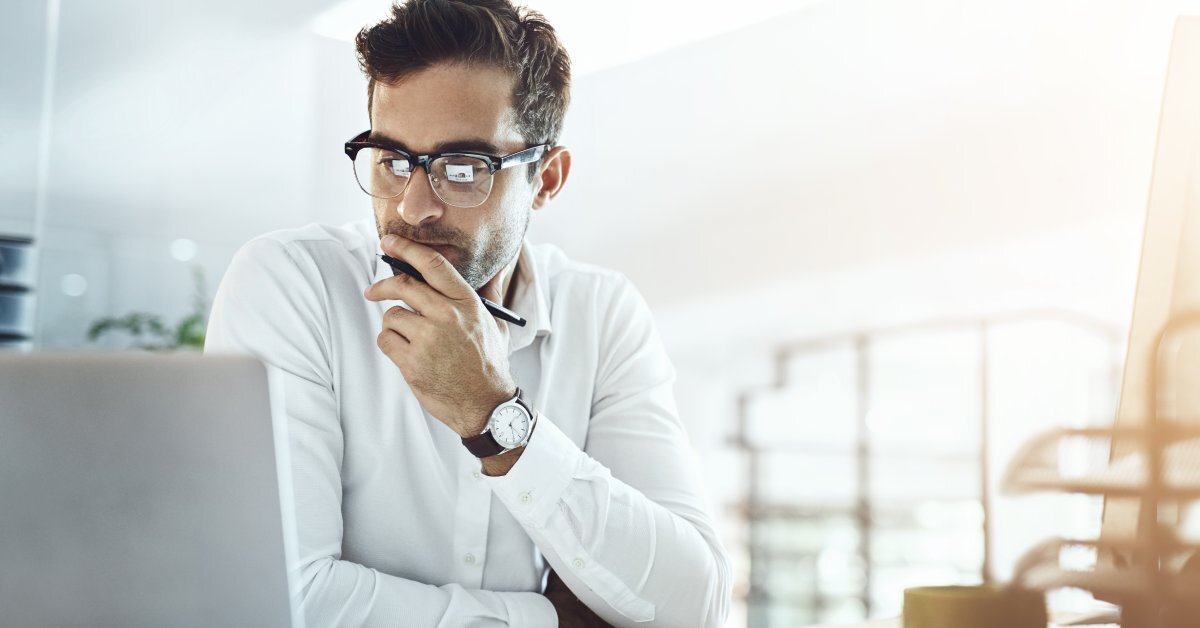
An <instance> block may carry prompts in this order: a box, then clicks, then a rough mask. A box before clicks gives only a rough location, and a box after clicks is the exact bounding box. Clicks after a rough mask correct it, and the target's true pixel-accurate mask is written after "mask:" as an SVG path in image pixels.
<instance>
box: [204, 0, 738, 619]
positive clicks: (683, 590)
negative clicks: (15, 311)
mask: <svg viewBox="0 0 1200 628" xmlns="http://www.w3.org/2000/svg"><path fill="white" fill-rule="evenodd" d="M357 45H358V53H359V59H360V62H361V64H362V67H363V69H364V71H365V73H366V74H367V76H368V77H369V85H368V90H369V100H368V110H369V114H370V119H371V130H370V131H369V132H366V133H363V134H361V135H360V136H358V137H356V138H355V140H353V141H351V142H348V143H347V144H346V149H345V150H346V154H347V156H349V157H350V158H351V160H352V161H353V164H354V166H353V168H354V173H355V176H356V177H357V179H358V182H359V184H360V186H361V187H362V188H363V191H364V192H366V193H367V194H369V195H370V196H371V198H372V202H373V204H374V214H375V216H374V218H375V224H374V228H373V229H372V225H371V224H370V221H368V220H364V221H361V222H357V223H351V224H349V225H346V226H344V227H340V228H335V227H328V226H319V225H311V226H308V227H305V228H301V229H295V230H285V231H279V232H275V233H272V234H268V235H266V236H263V237H260V238H257V239H255V240H253V241H251V242H250V243H249V244H247V245H246V246H245V247H243V248H242V249H241V250H240V251H239V252H238V254H237V255H236V256H235V257H234V260H233V262H232V264H231V265H230V268H229V270H228V272H227V274H226V276H225V279H224V280H223V282H222V284H221V287H220V290H219V291H218V294H217V297H216V300H215V302H214V306H213V313H212V318H211V322H210V327H209V331H208V350H210V351H225V350H234V351H242V352H249V353H252V354H254V355H257V356H259V357H260V358H261V359H263V360H264V361H265V362H266V363H267V364H268V365H269V367H270V368H271V369H272V370H273V371H275V372H276V373H277V374H278V376H279V377H280V379H281V380H282V382H283V393H284V395H283V398H284V403H285V405H286V412H287V415H288V426H289V427H288V429H289V439H290V442H291V459H292V466H293V469H294V473H293V476H294V477H293V481H294V492H295V505H296V515H297V524H298V536H299V565H298V566H297V568H296V570H295V571H296V573H297V574H298V577H299V579H300V581H301V582H302V584H303V593H304V611H305V615H306V617H307V618H308V622H309V625H310V626H314V627H322V626H331V625H338V626H343V625H344V626H360V625H365V626H503V625H513V626H556V625H562V626H573V625H598V624H600V623H602V622H600V620H601V619H602V620H603V622H607V623H609V624H612V625H634V624H636V625H642V626H678V627H686V628H693V627H697V626H717V625H720V624H722V623H723V622H724V619H725V616H726V614H727V609H728V600H729V589H730V573H729V566H728V562H727V559H726V556H725V553H724V550H723V549H722V548H721V545H720V542H719V541H718V539H717V538H716V535H715V533H714V531H713V526H712V517H711V514H710V512H709V510H708V508H707V507H706V505H705V502H704V499H703V498H702V496H701V492H700V490H699V488H698V475H697V470H696V468H695V466H694V463H693V462H692V457H691V454H690V450H689V448H688V444H687V439H686V436H685V434H684V432H683V429H682V427H681V425H680V422H679V420H678V418H677V416H676V414H677V413H676V410H675V404H674V400H673V397H672V392H671V386H672V383H673V380H674V370H673V367H672V366H671V364H670V362H669V361H668V359H667V357H666V355H665V352H664V350H663V346H662V344H661V343H660V341H659V339H658V337H657V334H656V332H655V330H654V327H653V322H652V319H651V316H650V313H649V311H648V308H647V306H646V304H645V302H644V301H643V300H642V298H641V297H640V296H639V294H638V293H637V292H636V290H635V289H634V288H633V286H632V285H631V284H630V283H629V281H628V280H627V279H625V277H624V276H622V275H620V274H618V273H615V272H612V271H607V270H604V269H601V268H598V267H595V266H591V265H587V264H582V263H577V262H572V261H570V260H568V259H567V258H566V256H565V255H564V254H563V253H562V251H561V250H559V249H557V248H554V247H552V246H549V245H539V246H532V245H531V244H529V243H528V242H527V241H525V233H526V229H527V227H528V225H529V220H530V216H531V214H532V211H533V210H537V209H541V208H543V207H545V206H546V204H547V203H548V202H549V201H550V199H552V198H553V197H554V196H556V195H557V194H558V193H559V191H560V190H561V189H562V187H563V184H564V183H565V182H566V180H567V175H568V173H569V172H570V168H571V155H570V153H569V152H568V151H567V149H566V148H563V147H561V146H557V143H556V142H557V139H558V135H559V133H560V131H561V129H562V121H563V116H564V114H565V111H566V107H567V102H568V93H569V78H570V76H569V75H570V70H569V67H570V64H569V61H568V58H567V55H566V52H565V50H564V49H563V48H562V46H561V45H560V44H559V42H558V41H557V39H556V37H555V34H554V31H553V29H552V28H551V27H550V25H549V24H547V23H546V22H545V20H544V19H543V18H542V17H541V16H540V15H539V14H537V13H534V12H529V11H525V10H518V9H516V8H514V7H513V6H512V5H511V4H509V2H508V1H507V0H480V1H477V2H468V1H466V0H411V1H410V2H408V3H407V4H403V5H398V6H396V7H394V10H393V14H392V15H391V17H390V18H389V19H388V20H386V21H384V22H383V23H380V24H378V25H376V26H372V27H369V28H367V29H364V30H363V31H362V32H361V33H360V34H359V36H358V40H357ZM630 167H635V166H634V165H633V164H632V163H631V166H630ZM381 253H382V254H386V255H387V256H389V257H390V258H394V259H398V260H401V261H403V262H407V263H408V264H410V265H411V266H412V267H413V268H414V269H415V270H416V271H417V272H418V273H419V274H420V275H422V276H423V278H424V281H420V280H418V279H415V278H413V277H411V276H409V275H408V274H405V273H402V272H396V271H393V269H392V267H391V266H389V265H388V264H387V263H384V261H381V258H380V256H379V254H381ZM480 297H483V298H486V299H488V300H490V301H492V302H494V303H495V304H499V305H502V306H503V307H505V308H507V309H509V310H512V311H514V312H515V313H516V314H518V315H520V316H522V317H525V318H526V319H527V321H528V322H527V324H526V325H524V326H517V325H511V324H510V323H508V322H504V321H501V320H500V319H498V318H496V317H494V316H493V314H492V312H491V311H490V310H489V309H488V308H486V307H485V306H484V304H483V303H482V302H481V299H480Z"/></svg>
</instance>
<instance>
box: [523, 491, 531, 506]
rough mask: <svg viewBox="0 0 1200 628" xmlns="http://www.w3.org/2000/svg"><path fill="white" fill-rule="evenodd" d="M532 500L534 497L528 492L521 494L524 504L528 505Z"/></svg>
mask: <svg viewBox="0 0 1200 628" xmlns="http://www.w3.org/2000/svg"><path fill="white" fill-rule="evenodd" d="M531 499H533V497H531V496H530V495H529V493H528V492H526V493H521V496H520V500H521V503H522V504H528V503H529V501H530V500H531Z"/></svg>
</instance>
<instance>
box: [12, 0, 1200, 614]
mask: <svg viewBox="0 0 1200 628" xmlns="http://www.w3.org/2000/svg"><path fill="white" fill-rule="evenodd" d="M387 7H388V3H387V1H386V0H346V1H345V2H336V1H335V0H291V1H289V2H281V1H279V0H263V1H259V2H243V1H236V2H235V1H233V0H210V1H208V2H204V3H186V4H185V3H177V2H150V1H147V0H111V1H109V2H103V3H95V2H83V1H80V0H45V1H38V0H23V1H13V0H6V1H5V3H4V5H3V9H2V11H3V13H2V15H3V19H0V251H6V253H5V255H6V256H7V257H6V258H5V259H8V265H9V271H8V273H7V274H5V272H4V271H3V270H2V269H0V278H3V280H2V281H0V345H3V346H5V347H8V348H17V349H28V348H30V347H33V348H36V349H102V350H108V349H123V348H129V347H132V346H135V345H144V344H155V342H156V341H153V340H154V338H156V337H157V336H155V334H156V333H157V334H158V336H161V339H162V342H161V344H164V345H171V344H183V345H187V344H194V343H193V342H191V340H194V339H195V338H194V334H192V335H189V333H191V332H194V331H195V329H196V328H197V324H198V321H199V323H202V318H203V316H204V314H205V313H206V308H207V307H208V302H209V300H210V299H211V297H212V294H213V292H214V291H215V289H216V286H217V284H218V283H219V281H220V279H221V276H222V274H223V272H224V269H225V267H226V265H227V263H228V261H229V259H230V258H231V256H232V255H233V253H234V251H235V250H236V249H237V248H238V247H239V246H240V245H241V244H242V243H244V242H246V241H247V240H249V239H250V238H252V237H253V236H256V235H258V234H261V233H264V232H266V231H270V230H273V229H278V228H284V227H291V226H298V225H302V224H306V223H309V222H324V223H334V224H341V223H343V222H346V221H349V220H354V219H358V218H362V217H366V216H368V215H370V211H371V210H370V203H369V199H368V198H367V197H366V196H365V195H363V194H362V193H361V192H360V191H359V190H358V189H357V187H356V185H355V183H354V180H353V176H352V173H351V169H350V164H349V163H348V161H347V160H346V158H345V157H344V156H343V155H342V149H341V144H342V142H344V141H346V140H347V139H348V138H350V137H351V136H353V135H355V134H356V133H358V132H359V131H362V130H363V129H365V128H368V126H369V124H368V119H367V114H366V81H365V79H364V78H363V77H362V76H361V75H360V73H359V71H358V68H357V65H356V62H355V58H354V52H353V46H352V44H351V39H352V37H353V35H354V33H355V32H356V31H357V29H358V28H360V27H361V26H362V25H363V24H365V23H367V22H370V21H373V20H375V19H378V18H379V17H381V16H382V15H383V14H384V12H385V11H386V10H387ZM533 8H536V9H539V10H541V11H543V12H544V13H545V14H546V16H547V17H548V18H549V20H550V21H551V23H552V24H554V25H555V26H556V27H557V28H558V29H559V31H560V33H561V35H562V37H563V39H564V41H565V43H566V45H567V47H568V50H569V51H570V52H571V54H572V57H573V59H574V63H575V77H574V88H573V99H574V100H573V104H572V108H571V111H570V112H569V114H568V117H567V122H566V129H565V133H564V137H563V140H562V142H563V143H564V144H566V145H568V146H570V147H571V148H572V150H573V154H574V156H575V165H574V169H573V171H572V177H571V180H570V182H569V185H568V186H567V188H566V190H565V191H564V193H563V194H562V195H561V196H560V197H559V198H558V199H557V200H556V201H555V202H554V203H552V205H551V206H550V208H549V209H548V211H544V212H539V213H538V214H535V218H534V221H533V225H532V227H531V233H530V238H531V239H532V240H533V241H535V242H543V241H545V242H554V243H556V244H558V245H559V246H561V247H562V248H563V249H565V250H566V252H567V253H568V254H569V255H570V256H572V257H574V258H576V259H580V260H584V261H588V262H594V263H598V264H601V265H604V266H608V267H611V268H614V269H617V270H620V271H622V272H624V273H626V274H627V275H629V276H630V277H631V278H632V279H633V280H634V282H635V283H636V284H637V285H638V286H639V287H640V289H641V290H642V292H643V293H644V295H645V296H646V298H647V300H648V301H649V303H650V304H651V306H652V308H653V310H654V312H655V315H656V317H657V320H658V325H659V330H660V332H661V334H662V336H663V337H664V339H665V341H666V343H667V345H668V347H669V350H670V351H671V353H672V357H673V359H674V361H675V364H676V367H677V369H678V371H679V380H678V385H677V389H676V394H677V397H678V400H679V405H680V411H681V414H682V418H683V420H684V422H685V424H686V426H687V428H688V430H689V435H690V437H691V439H692V442H693V444H694V446H695V448H696V450H697V456H698V459H699V461H700V465H701V467H702V469H703V471H704V474H705V480H706V482H707V485H708V487H709V490H710V495H711V498H712V500H713V502H714V508H715V509H716V510H717V512H719V513H720V518H721V524H722V533H723V534H724V535H725V538H726V543H727V545H728V547H729V549H730V551H731V553H732V556H733V559H734V564H735V571H736V574H737V580H736V584H735V601H736V607H735V610H734V613H733V616H732V618H731V621H730V624H729V625H730V626H738V627H740V626H747V625H749V626H797V625H803V624H806V623H812V622H819V621H820V622H833V621H853V620H857V619H862V618H865V617H877V616H888V615H891V616H894V615H896V614H897V613H898V612H899V610H900V604H901V601H902V597H901V591H902V590H903V588H904V587H906V586H912V585H917V584H949V583H976V582H981V581H983V580H985V579H1000V580H1003V579H1005V578H1006V577H1008V576H1009V575H1010V574H1011V573H1012V569H1013V563H1014V561H1015V560H1016V558H1017V556H1019V554H1020V553H1021V551H1022V550H1024V549H1025V548H1027V547H1029V546H1030V545H1032V544H1033V542H1034V541H1036V540H1039V539H1041V538H1043V537H1046V536H1050V535H1052V534H1060V535H1064V536H1072V537H1084V536H1094V535H1095V531H1096V529H1098V527H1099V508H1100V506H1099V503H1098V502H1097V501H1095V500H1094V499H1090V498H1085V497H1080V498H1064V497H1062V496H1054V497H1047V498H1039V497H1032V498H1030V497H1025V498H1021V499H1019V500H1016V499H1006V498H1003V497H1001V496H999V495H997V494H996V490H995V487H996V484H997V476H998V475H999V474H1000V472H1001V470H1002V469H1003V468H1004V464H1005V461H1006V460H1007V459H1008V458H1009V457H1010V456H1011V454H1012V452H1013V450H1014V448H1015V447H1016V446H1017V445H1018V444H1019V443H1021V442H1022V441H1023V440H1025V439H1026V438H1028V437H1029V436H1030V435H1032V434H1033V433H1035V432H1037V431H1041V430H1043V429H1046V428H1050V427H1054V426H1083V425H1088V424H1093V423H1107V422H1111V420H1112V416H1113V412H1114V409H1115V404H1116V398H1117V393H1118V388H1119V383H1120V368H1121V364H1122V360H1123V354H1124V350H1125V342H1126V340H1125V334H1126V332H1127V328H1128V324H1129V318H1130V313H1131V307H1132V300H1133V293H1134V281H1135V277H1136V273H1137V264H1138V256H1139V246H1140V243H1141V233H1142V223H1143V219H1144V212H1145V204H1146V198H1147V194H1148V190H1149V185H1150V173H1151V167H1152V161H1153V156H1154V147H1155V133H1156V130H1157V122H1158V112H1159V106H1160V101H1161V96H1162V89H1163V81H1164V78H1165V75H1166V68H1167V54H1168V49H1169V45H1170V36H1171V29H1172V27H1173V23H1174V20H1175V18H1176V17H1177V16H1179V15H1181V14H1192V13H1200V1H1196V0H1192V1H1187V2H1184V1H1169V0H1087V1H1084V0H1010V1H1008V2H987V1H984V0H967V1H964V0H902V1H897V0H807V1H804V0H742V1H740V2H736V3H730V2H716V1H713V0H689V1H687V2H682V1H678V2H677V1H670V2H668V1H653V0H649V1H646V0H643V1H639V2H634V1H633V0H612V1H609V2H604V3H580V2H571V1H569V0H540V1H539V2H537V3H535V4H533ZM18 258H23V259H25V260H26V263H25V264H23V265H21V267H20V270H19V271H17V270H14V269H15V268H17V263H16V261H15V260H17V259H18ZM131 314H137V316H134V317H131V316H130V315H131ZM106 319H109V322H108V324H107V326H106V325H105V323H104V321H105V320H106ZM113 319H115V321H114V320H113ZM189 321H190V322H189ZM155 324H158V325H161V327H162V328H161V329H158V328H155V327H154V325H155ZM138 325H141V326H142V329H141V332H142V333H141V335H140V336H139V335H137V334H133V333H129V332H130V331H131V330H133V331H137V330H136V329H135V328H137V327H138ZM199 328H200V329H202V325H201V326H200V327H199ZM122 330H124V331H122ZM89 331H93V334H92V336H94V337H92V338H90V337H89ZM148 338H149V339H150V341H148V340H147V339H148ZM152 341H153V342H152ZM1083 597H1086V596H1085V595H1084V594H1082V593H1072V592H1071V591H1065V592H1061V593H1058V594H1055V596H1054V598H1053V601H1054V603H1055V604H1057V605H1059V606H1062V607H1070V606H1071V605H1073V604H1082V603H1084V600H1082V598H1083Z"/></svg>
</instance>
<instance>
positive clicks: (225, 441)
mask: <svg viewBox="0 0 1200 628" xmlns="http://www.w3.org/2000/svg"><path fill="white" fill-rule="evenodd" d="M287 452H288V448H287V436H286V423H285V422H283V420H282V415H281V414H273V413H272V408H271V403H270V394H269V386H268V377H267V371H266V369H265V367H264V366H263V365H262V364H261V363H260V362H258V361H256V360H255V359H253V358H249V357H242V356H203V357H202V356H199V355H186V356H185V355H156V354H83V355H80V354H74V355H69V354H62V355H55V354H29V355H19V354H9V355H6V354H0V625H4V626H29V627H41V626H53V627H55V628H57V627H67V626H89V627H91V626H114V627H117V626H120V627H140V626H153V627H160V626H174V627H180V628H191V627H195V628H200V627H204V628H209V627H212V626H222V627H234V626H246V627H254V628H266V627H276V626H279V627H285V626H291V627H298V626H302V621H301V617H300V614H299V611H298V607H299V604H298V601H299V595H298V589H297V588H296V587H294V586H292V587H289V573H288V568H289V565H295V564H296V563H295V561H294V560H291V559H292V557H294V556H295V547H296V545H295V525H294V521H293V517H292V513H293V512H294V510H293V508H292V503H291V480H290V471H289V470H290V466H289V464H288V460H287ZM281 486H282V487H284V488H283V490H281V489H280V487H281ZM285 513H286V516H285ZM292 581H293V582H294V581H295V580H294V579H292Z"/></svg>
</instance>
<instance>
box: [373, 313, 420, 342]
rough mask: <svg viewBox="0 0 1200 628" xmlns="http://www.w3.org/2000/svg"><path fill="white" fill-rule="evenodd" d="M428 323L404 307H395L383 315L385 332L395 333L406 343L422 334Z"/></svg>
mask: <svg viewBox="0 0 1200 628" xmlns="http://www.w3.org/2000/svg"><path fill="white" fill-rule="evenodd" d="M425 324H426V321H425V319H424V318H423V317H422V316H421V315H420V314H414V313H413V312H410V311H409V310H407V309H405V308H404V307H402V306H399V305H394V306H392V307H390V308H388V311H387V312H384V314H383V331H385V332H386V331H393V332H395V333H397V334H399V335H400V336H402V337H403V338H404V339H405V340H406V341H411V340H412V339H413V337H414V336H417V335H419V334H420V333H421V330H422V328H423V327H424V326H425Z"/></svg>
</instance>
